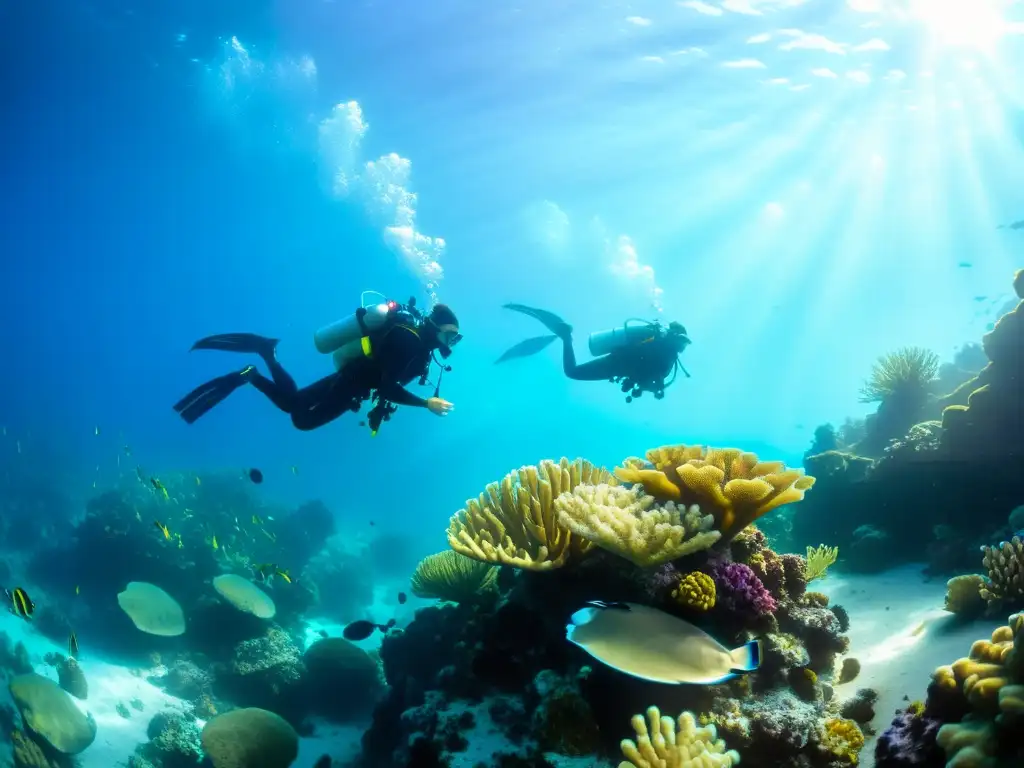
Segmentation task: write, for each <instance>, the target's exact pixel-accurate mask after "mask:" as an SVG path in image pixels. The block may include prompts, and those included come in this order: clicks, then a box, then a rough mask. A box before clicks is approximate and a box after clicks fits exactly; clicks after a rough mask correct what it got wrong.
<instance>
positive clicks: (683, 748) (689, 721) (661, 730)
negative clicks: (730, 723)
mask: <svg viewBox="0 0 1024 768" xmlns="http://www.w3.org/2000/svg"><path fill="white" fill-rule="evenodd" d="M630 723H631V725H632V726H633V730H634V731H636V741H635V742H634V741H632V740H631V739H623V740H622V742H621V744H620V747H621V748H622V754H623V756H625V758H626V759H625V760H624V761H622V762H621V763H619V768H731V766H733V765H736V764H737V763H739V761H740V756H739V753H737V752H736V751H735V750H732V749H730V750H726V748H725V742H724V741H722V740H721V739H719V738H718V732H717V731H716V730H715V726H714V725H705V726H698V725H697V720H696V719H695V718H694V716H693V714H692V713H690V712H683V713H682V714H681V715H680V716H679V725H678V728H677V727H676V723H675V722H674V721H673V720H672V718H671V717H662V715H661V712H660V710H659V709H658V708H657V707H650V708H649V709H648V710H647V720H646V721H645V720H644V716H643V715H633V719H632V720H631V721H630ZM652 732H653V736H652V735H651V734H652Z"/></svg>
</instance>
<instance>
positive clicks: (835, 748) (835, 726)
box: [821, 717, 864, 765]
mask: <svg viewBox="0 0 1024 768" xmlns="http://www.w3.org/2000/svg"><path fill="white" fill-rule="evenodd" d="M821 746H822V748H823V749H825V750H826V751H828V752H831V753H832V754H833V755H835V757H836V759H837V760H838V761H839V762H840V763H843V764H845V765H857V763H858V758H859V755H860V751H861V750H862V749H863V748H864V734H863V733H862V732H861V730H860V727H859V726H858V725H857V724H856V723H855V722H853V720H847V719H846V718H845V717H830V718H829V719H828V720H826V721H825V723H824V725H823V726H822V734H821Z"/></svg>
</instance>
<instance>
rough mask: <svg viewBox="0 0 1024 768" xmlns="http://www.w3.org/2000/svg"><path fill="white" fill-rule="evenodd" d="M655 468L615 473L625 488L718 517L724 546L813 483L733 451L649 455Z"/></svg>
mask: <svg viewBox="0 0 1024 768" xmlns="http://www.w3.org/2000/svg"><path fill="white" fill-rule="evenodd" d="M647 460H648V461H649V462H650V464H651V465H653V468H648V467H645V466H644V465H643V463H642V461H641V460H639V459H631V460H629V461H627V462H625V463H624V465H623V466H621V467H619V468H617V469H616V470H615V476H616V477H617V478H618V479H619V480H621V481H623V482H626V483H639V484H640V485H642V486H643V487H644V490H645V491H646V492H647V493H649V494H651V495H652V496H654V497H655V498H657V499H659V500H662V501H674V502H676V503H681V504H685V505H690V504H697V505H699V506H700V507H701V508H702V509H703V510H704V511H705V512H710V513H711V514H713V515H714V517H715V527H716V528H717V529H718V530H719V531H721V533H722V540H723V541H728V540H730V539H732V538H733V537H734V536H736V534H738V533H739V532H740V531H741V530H743V529H744V528H746V527H747V526H748V525H749V524H750V523H752V522H754V521H755V520H757V519H758V518H759V517H761V516H762V515H764V514H765V513H767V512H770V511H771V510H773V509H777V508H778V507H781V506H783V505H784V504H791V503H793V502H795V501H800V500H801V499H802V498H803V497H804V492H805V491H806V490H807V489H808V488H810V487H811V486H812V485H814V478H813V477H811V476H809V475H805V474H804V472H803V470H800V469H786V467H785V466H784V465H783V463H782V462H781V461H758V458H757V456H756V455H755V454H753V453H744V452H743V451H740V450H738V449H735V448H722V449H719V448H705V447H704V446H701V445H692V446H688V445H677V446H666V447H662V448H655V449H653V450H650V451H648V452H647Z"/></svg>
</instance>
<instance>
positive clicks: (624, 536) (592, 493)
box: [555, 485, 721, 566]
mask: <svg viewBox="0 0 1024 768" xmlns="http://www.w3.org/2000/svg"><path fill="white" fill-rule="evenodd" d="M654 501H655V499H654V497H653V496H648V495H646V494H644V493H642V492H641V491H640V489H639V488H638V487H637V486H634V487H633V488H623V487H621V486H617V485H596V486H595V485H578V486H576V488H575V489H574V490H573V491H572V493H563V494H562V495H561V496H559V497H558V498H557V499H555V509H556V510H558V522H559V524H561V525H562V526H564V527H565V528H567V529H569V530H570V531H572V532H573V534H575V535H576V536H580V537H582V538H583V539H586V540H588V541H592V542H593V543H594V544H597V546H599V547H601V548H602V549H606V550H608V551H609V552H614V553H615V554H617V555H619V556H621V557H625V558H626V559H628V560H630V561H632V562H633V563H636V564H637V565H640V566H652V565H660V564H661V563H666V562H668V561H669V560H675V559H677V558H680V557H682V556H684V555H689V554H691V553H693V552H700V551H701V550H704V549H707V548H708V547H710V546H711V545H712V544H714V543H715V542H716V541H718V539H719V537H720V536H721V534H720V533H719V532H718V531H716V530H714V529H713V526H714V524H715V519H714V517H712V516H711V515H702V514H701V511H700V508H699V507H697V506H696V505H694V506H692V507H690V508H689V509H687V508H686V507H684V506H678V507H677V506H676V504H675V503H674V502H671V501H670V502H668V503H666V504H664V505H661V506H653V505H654ZM652 507H653V508H652Z"/></svg>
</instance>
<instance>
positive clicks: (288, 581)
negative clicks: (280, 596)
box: [276, 568, 292, 584]
mask: <svg viewBox="0 0 1024 768" xmlns="http://www.w3.org/2000/svg"><path fill="white" fill-rule="evenodd" d="M276 574H277V575H278V576H280V577H281V578H282V579H284V581H285V583H286V584H291V583H292V577H291V574H290V573H288V571H282V570H281V569H280V568H278V569H277V571H276Z"/></svg>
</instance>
